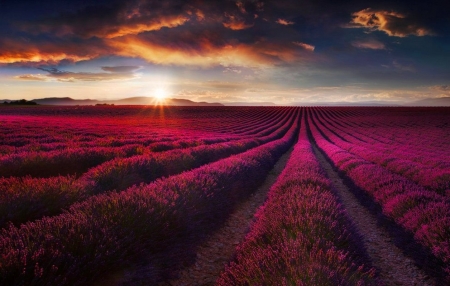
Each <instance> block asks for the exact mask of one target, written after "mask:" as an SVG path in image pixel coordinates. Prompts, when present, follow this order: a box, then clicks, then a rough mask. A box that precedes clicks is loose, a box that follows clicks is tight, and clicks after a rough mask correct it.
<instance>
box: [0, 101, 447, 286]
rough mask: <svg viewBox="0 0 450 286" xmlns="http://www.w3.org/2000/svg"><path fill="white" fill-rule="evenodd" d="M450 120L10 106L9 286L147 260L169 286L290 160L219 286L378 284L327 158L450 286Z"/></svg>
mask: <svg viewBox="0 0 450 286" xmlns="http://www.w3.org/2000/svg"><path fill="white" fill-rule="evenodd" d="M447 111H448V110H446V109H445V108H434V109H430V108H351V107H307V108H305V107H170V108H163V107H131V106H125V107H117V106H104V107H45V106H42V107H37V108H33V109H29V108H11V107H1V108H0V126H1V128H2V131H3V132H2V134H0V228H1V229H0V284H1V285H63V284H64V285H65V284H68V285H72V284H74V285H81V284H86V283H88V284H89V283H95V282H96V281H101V280H102V279H103V278H104V277H106V276H107V273H111V272H114V271H118V270H121V269H123V268H124V267H127V266H129V265H132V264H133V263H136V261H140V260H142V259H144V257H145V259H147V260H148V261H149V263H152V264H154V268H155V269H159V271H155V273H152V274H149V275H153V276H152V277H150V278H149V279H151V280H152V281H159V282H160V281H162V280H164V279H165V278H164V277H167V274H164V273H166V272H170V271H175V272H176V271H177V269H178V268H179V267H181V266H180V265H176V263H173V262H172V261H170V260H171V259H172V258H173V257H172V256H167V257H166V258H165V256H164V253H169V252H170V250H171V249H172V248H173V247H180V245H181V246H184V247H186V249H185V252H186V253H188V252H189V251H192V249H195V243H193V242H192V241H193V238H195V239H197V238H198V241H202V240H203V239H204V238H205V237H207V236H208V235H209V234H210V233H211V231H212V230H214V229H216V228H217V227H220V224H221V223H222V222H223V221H224V220H225V219H226V218H227V217H228V215H229V214H230V213H231V212H232V211H233V209H234V208H235V207H236V206H237V205H238V204H239V202H242V201H244V200H246V199H247V198H248V197H249V196H250V195H251V194H252V192H253V191H254V190H255V189H256V188H257V187H258V186H259V185H260V184H261V183H262V182H263V181H264V179H265V178H266V176H267V175H268V173H269V172H270V170H271V169H272V167H273V166H274V165H275V163H276V162H277V160H278V159H279V158H280V157H281V155H283V154H284V153H286V152H287V151H288V150H289V149H290V148H291V147H293V151H292V153H291V154H290V157H289V160H288V163H287V165H286V167H285V168H284V170H283V172H282V173H281V175H280V176H279V177H278V179H277V181H276V183H275V184H274V185H273V186H272V188H271V189H270V191H269V194H268V198H267V200H266V202H265V203H264V205H263V206H262V207H261V208H260V209H259V210H258V211H257V212H256V214H255V218H254V221H253V223H252V225H251V226H250V228H249V232H248V234H247V235H246V237H245V239H244V240H243V241H241V242H240V243H239V244H238V245H237V247H236V255H235V258H234V260H232V261H230V263H229V264H228V265H227V266H225V265H224V270H223V272H222V274H221V275H220V277H218V280H217V284H219V285H273V284H276V283H281V284H283V283H284V284H287V285H290V284H304V285H312V284H315V285H349V284H351V285H355V284H361V285H376V281H377V280H376V277H377V275H378V274H377V270H376V269H375V268H373V267H372V266H371V261H370V258H369V257H368V255H367V253H366V250H365V249H364V246H363V245H362V243H361V239H360V234H359V233H358V231H357V230H356V228H355V226H354V225H353V223H352V221H351V219H350V218H349V217H348V216H347V214H346V211H345V208H344V206H342V205H341V203H340V202H339V197H338V196H337V194H336V193H335V191H334V190H333V187H332V183H331V182H330V180H329V179H328V178H327V175H326V173H325V172H324V171H323V169H322V166H321V164H320V162H319V160H318V159H317V158H316V156H315V154H314V152H313V147H314V148H318V150H320V152H322V153H323V154H324V155H325V156H326V158H327V159H328V160H329V161H330V162H331V163H332V165H333V166H334V168H335V170H336V171H337V172H338V173H339V175H340V176H341V177H342V178H344V179H345V180H346V182H347V184H348V185H349V186H350V187H351V188H352V189H353V191H354V192H355V194H356V195H357V196H358V194H359V196H360V199H363V200H366V201H368V202H369V203H370V204H373V205H375V206H377V208H379V212H380V214H382V215H383V216H384V217H385V218H386V220H388V221H390V222H391V223H392V224H393V225H394V226H395V227H396V228H397V229H399V230H401V231H404V232H405V233H406V234H407V235H408V236H409V237H410V238H411V240H413V242H414V243H415V244H417V245H418V246H420V248H421V249H420V250H419V249H417V250H410V251H417V252H420V251H423V252H424V254H423V257H426V259H432V260H433V261H434V263H435V264H434V265H435V266H436V267H437V269H436V271H435V273H431V274H430V275H435V276H436V277H435V278H436V279H438V280H439V279H440V280H439V281H449V279H450V266H449V265H450V245H449V241H450V199H449V198H450V162H449V160H448V158H450V153H449V143H448V142H450V132H448V131H449V126H450V118H449V116H448V115H447V113H446V112H447ZM195 239H194V240H195ZM180 255H181V256H182V255H183V251H180ZM412 256H414V255H412ZM149 257H150V258H149ZM152 257H153V258H152ZM171 257H172V258H171ZM180 260H182V259H181V258H180ZM426 261H428V260H426ZM170 265H174V266H173V269H167V268H170V267H171V266H170Z"/></svg>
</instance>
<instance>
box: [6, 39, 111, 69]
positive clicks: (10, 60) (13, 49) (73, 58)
mask: <svg viewBox="0 0 450 286" xmlns="http://www.w3.org/2000/svg"><path fill="white" fill-rule="evenodd" d="M108 54H110V53H109V51H108V47H106V46H105V45H103V43H98V42H96V43H94V44H92V45H89V44H88V43H85V44H81V43H66V42H62V41H59V42H56V43H52V42H41V43H33V42H29V41H27V40H23V39H17V40H11V39H3V40H0V65H1V64H27V65H31V66H33V65H34V66H37V65H43V64H45V65H54V64H59V63H60V62H61V61H68V62H80V61H86V60H91V59H95V58H97V57H99V56H101V55H108Z"/></svg>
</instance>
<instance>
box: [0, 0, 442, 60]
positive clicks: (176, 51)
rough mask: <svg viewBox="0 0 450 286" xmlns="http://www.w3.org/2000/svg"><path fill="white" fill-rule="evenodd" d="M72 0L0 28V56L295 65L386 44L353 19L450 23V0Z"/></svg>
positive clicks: (398, 27) (426, 25)
mask: <svg viewBox="0 0 450 286" xmlns="http://www.w3.org/2000/svg"><path fill="white" fill-rule="evenodd" d="M69 2H70V3H71V4H70V7H77V5H78V7H79V8H78V9H69V10H67V9H63V8H62V5H59V6H58V5H56V6H55V8H56V9H59V10H60V12H58V10H54V11H47V10H45V11H44V10H42V11H36V12H42V14H43V16H42V17H38V18H37V16H34V17H32V18H30V21H26V19H23V17H20V20H18V21H17V22H15V23H14V24H11V25H9V26H8V29H10V30H8V31H7V32H4V33H3V36H1V34H0V44H1V45H0V64H10V63H22V64H35V65H37V64H39V65H41V64H51V65H55V64H58V63H59V62H61V61H69V62H78V61H87V60H91V59H95V58H100V57H104V56H110V55H118V56H124V57H134V58H142V59H145V60H147V61H148V62H151V63H155V64H167V65H196V66H204V67H209V66H218V65H222V66H225V67H229V66H260V65H265V66H267V65H271V66H273V65H293V64H298V63H300V64H301V63H303V62H305V61H306V62H308V61H309V62H310V61H314V60H316V58H317V56H316V53H317V54H318V53H320V52H322V53H323V55H326V56H328V57H330V56H332V54H331V53H329V54H326V53H325V52H326V51H327V50H329V49H334V50H335V51H339V50H342V49H348V50H349V51H350V52H351V51H352V49H350V48H351V47H353V50H355V47H356V48H359V49H365V50H382V49H384V48H385V44H384V43H383V42H382V41H381V40H361V39H357V38H351V37H350V36H348V35H349V34H350V33H352V32H351V31H353V30H355V29H343V28H342V27H345V26H347V27H348V26H349V25H350V26H353V27H359V28H362V29H356V30H363V29H364V30H366V31H382V32H384V33H386V34H388V35H391V36H400V37H402V36H408V35H416V36H422V35H439V34H442V32H443V31H447V32H448V23H447V22H446V21H445V20H443V18H442V17H443V16H444V15H445V13H444V12H443V9H442V8H445V6H448V4H445V3H444V2H440V1H438V0H436V1H433V0H432V2H430V4H429V5H430V7H428V8H429V9H423V7H425V6H424V5H426V4H424V3H418V4H417V5H416V4H414V5H412V4H411V3H410V2H407V1H395V3H392V1H383V0H381V1H373V0H371V1H364V2H361V1H329V0H327V1H325V0H318V1H307V2H298V1H287V0H278V1H256V0H247V1H243V0H237V1H231V0H229V1H200V0H188V1H181V0H168V1H151V0H134V1H111V2H107V1H102V2H91V3H90V4H86V2H85V1H69ZM46 3H47V2H46ZM9 5H12V6H14V5H16V6H17V7H19V5H18V4H14V3H13V4H9ZM30 5H32V4H30ZM34 5H35V6H30V7H37V6H36V4H34ZM43 6H46V7H47V6H48V5H43ZM36 9H39V8H36ZM16 11H19V10H18V9H16ZM0 13H1V12H0ZM17 13H18V12H17ZM23 13H24V15H25V14H26V13H30V11H28V12H27V11H24V12H23ZM0 16H1V15H0ZM9 17H11V16H9ZM0 18H1V17H0ZM0 28H1V27H0ZM5 31H6V30H5ZM14 33H15V34H14ZM11 35H20V37H17V36H11ZM333 60H334V59H333V58H330V59H329V61H333Z"/></svg>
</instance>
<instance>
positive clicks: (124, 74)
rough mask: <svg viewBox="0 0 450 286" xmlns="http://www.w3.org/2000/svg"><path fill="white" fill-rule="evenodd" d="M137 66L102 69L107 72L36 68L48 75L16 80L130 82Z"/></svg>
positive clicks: (134, 75) (30, 75)
mask: <svg viewBox="0 0 450 286" xmlns="http://www.w3.org/2000/svg"><path fill="white" fill-rule="evenodd" d="M140 68H141V67H139V66H114V67H102V70H104V71H107V72H98V73H93V72H69V71H62V70H59V69H56V68H38V69H39V70H42V71H45V72H47V73H48V74H46V75H42V74H24V75H19V76H16V77H15V78H16V79H18V80H33V81H55V80H56V81H60V82H76V81H111V80H130V79H135V78H136V77H137V74H136V73H135V71H137V70H138V69H140Z"/></svg>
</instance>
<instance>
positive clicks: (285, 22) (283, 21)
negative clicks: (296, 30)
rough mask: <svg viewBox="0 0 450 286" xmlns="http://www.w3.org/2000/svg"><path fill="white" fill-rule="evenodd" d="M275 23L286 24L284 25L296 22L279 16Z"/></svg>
mask: <svg viewBox="0 0 450 286" xmlns="http://www.w3.org/2000/svg"><path fill="white" fill-rule="evenodd" d="M275 23H277V24H280V25H284V26H289V25H294V24H295V23H294V22H292V21H288V20H285V19H281V18H279V19H278V20H276V21H275Z"/></svg>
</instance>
